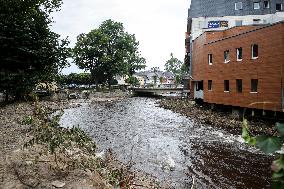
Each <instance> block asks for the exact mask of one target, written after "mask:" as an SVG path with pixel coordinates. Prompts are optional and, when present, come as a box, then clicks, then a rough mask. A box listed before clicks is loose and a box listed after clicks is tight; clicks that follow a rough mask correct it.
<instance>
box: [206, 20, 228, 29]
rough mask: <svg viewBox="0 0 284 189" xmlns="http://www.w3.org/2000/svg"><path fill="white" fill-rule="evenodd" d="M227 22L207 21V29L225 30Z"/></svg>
mask: <svg viewBox="0 0 284 189" xmlns="http://www.w3.org/2000/svg"><path fill="white" fill-rule="evenodd" d="M228 26H229V24H228V21H209V22H208V28H225V27H228Z"/></svg>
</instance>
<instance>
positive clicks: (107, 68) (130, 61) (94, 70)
mask: <svg viewBox="0 0 284 189" xmlns="http://www.w3.org/2000/svg"><path fill="white" fill-rule="evenodd" d="M138 46H139V43H138V42H137V41H136V38H135V36H134V35H131V34H129V33H127V32H125V31H124V27H123V24H122V23H119V22H114V21H112V20H106V21H104V22H103V23H102V24H101V25H100V26H99V28H97V29H94V30H92V31H90V32H89V33H87V34H80V35H79V36H78V37H77V43H76V45H75V47H74V49H73V56H74V62H75V63H76V64H77V65H78V66H79V68H81V69H85V70H87V71H90V72H91V75H92V77H93V79H94V80H95V82H96V85H97V86H98V84H99V83H100V84H102V83H104V82H107V83H108V84H109V85H110V84H111V81H112V80H113V78H114V76H115V75H123V74H129V75H131V74H133V73H134V72H135V70H139V69H142V68H144V67H145V59H144V58H142V57H141V55H140V52H139V51H138Z"/></svg>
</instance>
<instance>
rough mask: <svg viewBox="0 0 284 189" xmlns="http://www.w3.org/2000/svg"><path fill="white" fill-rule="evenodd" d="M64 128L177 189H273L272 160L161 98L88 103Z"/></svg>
mask: <svg viewBox="0 0 284 189" xmlns="http://www.w3.org/2000/svg"><path fill="white" fill-rule="evenodd" d="M61 124H62V125H64V126H66V127H68V126H72V125H79V126H80V127H81V128H83V129H84V130H85V131H86V132H87V133H88V134H89V135H90V136H92V137H93V138H94V140H95V141H96V142H97V144H98V146H99V149H98V151H102V150H105V149H107V148H112V149H113V151H114V152H115V153H116V154H117V157H118V159H119V160H121V161H122V162H125V163H127V162H129V161H130V160H132V161H133V162H134V163H135V165H134V166H135V168H138V169H141V170H144V171H145V172H147V173H150V174H152V175H154V176H155V177H157V179H158V180H159V181H160V182H161V183H164V184H169V185H170V186H172V187H173V188H189V187H190V186H191V183H192V178H193V177H194V178H195V179H194V180H195V183H196V185H197V188H206V189H207V188H269V183H270V179H269V178H270V169H269V166H270V161H271V159H272V157H270V156H266V155H264V154H262V153H260V152H259V151H257V150H256V149H253V148H250V147H247V146H246V145H245V144H243V143H242V140H241V137H240V136H235V135H231V134H229V133H227V132H226V131H222V130H220V129H214V128H211V127H210V126H209V125H199V124H197V123H195V122H194V121H193V120H191V119H189V118H186V117H184V116H181V115H179V114H176V113H173V112H172V111H170V110H165V109H163V108H160V107H158V105H157V100H156V99H149V98H130V99H124V100H122V101H119V102H100V103H94V104H82V106H81V107H78V108H74V109H68V110H66V111H65V113H64V115H63V117H62V119H61Z"/></svg>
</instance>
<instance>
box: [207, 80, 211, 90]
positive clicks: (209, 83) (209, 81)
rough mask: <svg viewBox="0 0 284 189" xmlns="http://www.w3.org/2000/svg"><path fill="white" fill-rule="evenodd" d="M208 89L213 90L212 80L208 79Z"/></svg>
mask: <svg viewBox="0 0 284 189" xmlns="http://www.w3.org/2000/svg"><path fill="white" fill-rule="evenodd" d="M208 91H212V80H208Z"/></svg>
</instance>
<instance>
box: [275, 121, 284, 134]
mask: <svg viewBox="0 0 284 189" xmlns="http://www.w3.org/2000/svg"><path fill="white" fill-rule="evenodd" d="M276 127H277V130H278V131H279V132H280V134H281V135H284V123H276Z"/></svg>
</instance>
